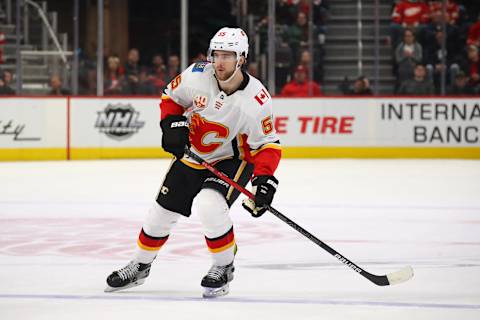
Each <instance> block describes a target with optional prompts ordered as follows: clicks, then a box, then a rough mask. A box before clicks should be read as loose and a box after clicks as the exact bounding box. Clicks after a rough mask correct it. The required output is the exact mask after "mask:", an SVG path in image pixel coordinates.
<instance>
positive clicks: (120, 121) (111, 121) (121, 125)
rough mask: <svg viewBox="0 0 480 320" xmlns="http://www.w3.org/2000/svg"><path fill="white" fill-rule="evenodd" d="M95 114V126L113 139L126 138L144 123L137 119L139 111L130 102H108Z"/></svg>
mask: <svg viewBox="0 0 480 320" xmlns="http://www.w3.org/2000/svg"><path fill="white" fill-rule="evenodd" d="M97 114H98V116H97V121H96V122H95V128H98V129H99V130H100V132H103V133H105V134H106V135H107V136H108V137H110V138H112V139H115V140H125V139H128V138H129V137H131V136H132V135H133V134H135V133H137V132H138V130H140V129H141V128H143V126H144V125H145V122H143V121H138V117H139V115H140V113H139V112H138V111H136V110H135V109H134V108H133V107H132V106H131V105H130V104H127V105H123V104H121V103H118V104H109V105H107V107H106V108H105V110H103V111H99V112H97Z"/></svg>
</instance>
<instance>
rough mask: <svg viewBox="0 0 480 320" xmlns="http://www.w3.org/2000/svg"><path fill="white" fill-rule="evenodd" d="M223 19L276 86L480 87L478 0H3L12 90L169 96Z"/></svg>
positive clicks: (4, 53)
mask: <svg viewBox="0 0 480 320" xmlns="http://www.w3.org/2000/svg"><path fill="white" fill-rule="evenodd" d="M98 26H100V28H99V27H98ZM223 26H239V27H241V28H243V29H244V30H245V31H247V33H248V35H249V42H250V52H249V56H248V66H247V67H246V68H247V69H248V72H249V73H250V74H251V75H253V76H255V77H258V78H259V79H260V80H262V82H263V83H264V84H265V85H266V86H267V88H268V89H269V91H270V92H271V93H272V94H273V95H276V96H286V97H288V96H328V95H428V96H432V95H463V96H464V95H478V94H479V88H480V77H479V73H480V59H479V46H480V1H477V0H469V1H467V0H439V1H422V0H396V1H393V0H363V1H360V0H255V1H252V0H222V1H214V0H203V1H187V0H182V1H179V0H163V1H155V0H136V1H131V0H115V1H113V0H45V1H39V0H36V1H33V0H0V70H1V80H0V94H3V95H90V96H104V95H105V96H110V95H128V96H130V95H140V96H150V95H151V96H158V95H160V94H161V92H162V90H163V88H164V86H165V85H166V84H168V82H169V81H170V80H171V79H172V78H173V77H174V76H175V75H176V74H178V73H179V72H180V71H181V70H182V68H185V67H186V66H188V65H189V64H190V63H192V62H195V61H204V60H205V59H206V56H205V54H206V51H207V49H208V44H209V40H210V38H211V37H212V36H213V34H214V33H215V32H216V31H217V30H218V29H219V28H220V27H223ZM99 43H101V44H103V45H101V46H99V45H98V44H99Z"/></svg>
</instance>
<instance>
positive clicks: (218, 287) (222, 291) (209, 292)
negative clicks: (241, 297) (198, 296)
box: [201, 262, 235, 298]
mask: <svg viewBox="0 0 480 320" xmlns="http://www.w3.org/2000/svg"><path fill="white" fill-rule="evenodd" d="M233 271H235V267H234V266H233V262H232V263H230V264H228V265H226V266H212V267H211V268H210V270H208V273H207V275H206V276H205V277H203V279H202V284H201V285H202V287H203V288H204V289H205V290H204V292H203V297H204V298H216V297H220V296H224V295H226V294H228V292H229V288H228V283H229V282H230V281H232V280H233Z"/></svg>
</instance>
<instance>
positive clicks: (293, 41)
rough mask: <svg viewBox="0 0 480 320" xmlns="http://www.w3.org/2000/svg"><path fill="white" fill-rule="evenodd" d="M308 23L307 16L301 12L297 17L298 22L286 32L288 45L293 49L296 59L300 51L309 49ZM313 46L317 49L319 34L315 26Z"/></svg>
mask: <svg viewBox="0 0 480 320" xmlns="http://www.w3.org/2000/svg"><path fill="white" fill-rule="evenodd" d="M308 39H309V33H308V23H307V16H306V15H305V13H303V12H299V13H298V16H297V22H296V23H295V24H293V25H291V26H290V27H288V29H287V30H286V32H285V42H286V43H288V45H289V46H290V48H291V49H292V54H293V56H294V57H295V58H298V57H299V54H300V51H301V50H302V49H307V48H308ZM312 40H313V46H314V47H316V46H317V44H318V32H317V28H316V27H315V26H313V38H312Z"/></svg>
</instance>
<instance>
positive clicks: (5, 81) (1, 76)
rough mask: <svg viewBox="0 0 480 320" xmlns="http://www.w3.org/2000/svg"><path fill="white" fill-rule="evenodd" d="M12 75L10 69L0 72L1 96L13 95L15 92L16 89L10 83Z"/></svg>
mask: <svg viewBox="0 0 480 320" xmlns="http://www.w3.org/2000/svg"><path fill="white" fill-rule="evenodd" d="M11 76H12V74H11V73H10V72H9V71H3V72H0V95H1V96H11V95H14V94H15V90H13V89H12V88H11V87H10V85H9V83H10V81H11ZM9 78H10V80H9Z"/></svg>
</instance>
